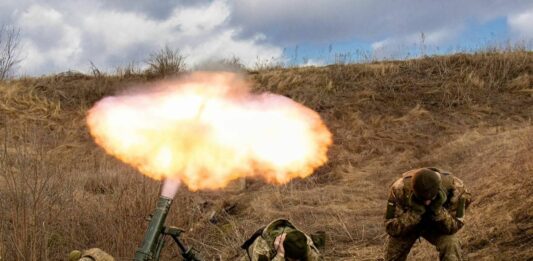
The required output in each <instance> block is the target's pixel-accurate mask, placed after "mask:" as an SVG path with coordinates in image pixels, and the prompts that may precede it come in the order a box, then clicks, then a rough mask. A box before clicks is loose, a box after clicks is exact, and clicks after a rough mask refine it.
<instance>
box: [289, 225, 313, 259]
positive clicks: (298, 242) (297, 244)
mask: <svg viewBox="0 0 533 261" xmlns="http://www.w3.org/2000/svg"><path fill="white" fill-rule="evenodd" d="M283 248H284V249H285V256H286V257H289V258H292V259H296V260H301V261H307V237H306V236H305V234H304V233H302V232H301V231H298V230H294V231H291V232H289V233H287V235H286V236H285V240H283Z"/></svg>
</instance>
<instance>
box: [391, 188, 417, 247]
mask: <svg viewBox="0 0 533 261" xmlns="http://www.w3.org/2000/svg"><path fill="white" fill-rule="evenodd" d="M393 206H394V209H392V207H393ZM386 212H387V213H386V214H385V216H386V220H385V230H386V231H387V234H389V235H391V236H393V237H397V236H402V235H405V234H408V233H410V232H411V231H412V230H413V229H414V228H415V227H416V225H417V224H418V223H420V220H422V216H420V215H419V214H417V213H415V212H414V211H412V210H410V209H406V210H404V209H402V207H401V204H400V201H399V200H398V197H397V195H396V193H395V192H394V189H393V188H391V191H390V193H389V199H388V202H387V211H386Z"/></svg>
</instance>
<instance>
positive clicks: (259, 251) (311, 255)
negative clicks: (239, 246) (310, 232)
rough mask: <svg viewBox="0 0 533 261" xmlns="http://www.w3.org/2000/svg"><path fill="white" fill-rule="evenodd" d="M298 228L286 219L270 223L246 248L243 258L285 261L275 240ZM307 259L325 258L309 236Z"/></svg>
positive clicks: (310, 260)
mask: <svg viewBox="0 0 533 261" xmlns="http://www.w3.org/2000/svg"><path fill="white" fill-rule="evenodd" d="M293 230H296V228H295V227H294V226H293V225H292V224H291V223H290V222H289V221H288V220H286V219H278V220H275V221H273V222H272V223H270V224H268V225H267V226H266V227H265V228H264V229H263V232H262V233H261V235H260V236H258V237H257V238H256V239H255V240H254V241H253V243H252V244H251V245H250V246H249V247H248V249H246V252H247V255H246V256H244V257H243V258H242V259H241V260H242V261H244V260H247V261H248V260H251V261H263V260H265V261H267V260H269V261H284V260H285V258H284V257H283V256H282V255H280V254H278V253H277V251H276V249H275V247H274V241H275V240H276V237H277V236H279V235H281V234H283V233H288V232H291V231H293ZM306 237H307V245H308V249H307V260H305V261H320V260H323V259H322V257H321V255H320V252H319V251H318V249H317V248H316V247H315V245H314V243H313V240H312V239H311V238H310V237H309V236H307V235H306Z"/></svg>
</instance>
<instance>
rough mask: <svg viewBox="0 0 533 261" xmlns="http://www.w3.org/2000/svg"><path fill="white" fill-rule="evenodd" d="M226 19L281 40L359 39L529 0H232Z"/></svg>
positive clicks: (430, 27) (445, 23) (498, 12)
mask: <svg viewBox="0 0 533 261" xmlns="http://www.w3.org/2000/svg"><path fill="white" fill-rule="evenodd" d="M231 6H232V10H233V15H232V17H231V23H232V24H233V25H235V26H241V27H242V35H243V36H250V35H253V34H256V33H258V32H259V33H263V34H265V35H266V36H267V40H268V41H270V42H272V43H275V44H280V45H285V46H286V45H294V44H298V43H305V42H317V43H328V42H331V41H342V40H351V39H354V38H355V39H358V40H362V41H377V40H382V39H385V38H391V37H395V36H402V35H405V34H411V33H413V32H431V31H434V30H438V29H439V28H442V27H447V28H459V27H460V26H461V25H463V24H464V23H466V22H469V21H481V22H482V21H485V20H488V19H492V18H495V17H498V16H506V15H508V14H509V13H513V12H518V11H521V10H523V9H524V8H528V7H533V1H529V0H518V1H505V0H470V1H462V0H450V1H422V0H416V1H412V0H411V1H410V0H401V1H400V0H398V1H375V0H359V1H351V0H339V1H328V0H315V1H305V0H293V1H282V0H270V1H266V0H258V1H246V0H236V1H233V2H231Z"/></svg>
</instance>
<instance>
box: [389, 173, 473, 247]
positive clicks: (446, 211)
mask: <svg viewBox="0 0 533 261" xmlns="http://www.w3.org/2000/svg"><path fill="white" fill-rule="evenodd" d="M429 169H431V170H434V171H436V172H437V173H439V174H440V176H441V180H442V185H441V187H442V189H443V190H444V191H445V192H446V194H447V200H446V202H445V203H444V205H443V207H442V208H441V209H440V210H439V211H438V213H434V214H433V215H431V216H427V215H426V214H425V215H419V214H417V213H415V212H414V211H412V210H411V207H410V204H409V202H410V197H411V195H412V194H413V189H412V185H411V180H412V177H413V175H414V174H415V173H416V172H417V171H419V170H420V169H414V170H410V171H408V172H405V173H403V174H402V177H401V178H400V179H398V180H396V181H395V182H394V183H393V184H392V185H391V187H390V190H389V197H388V202H387V204H388V206H387V207H389V208H392V209H393V210H394V215H393V216H389V217H388V219H387V217H386V220H385V229H386V231H387V233H388V234H389V235H391V236H394V237H397V236H402V235H406V234H409V233H411V232H415V231H418V232H421V231H428V232H435V231H437V232H439V233H443V234H454V233H455V232H457V231H458V230H459V229H461V227H463V225H464V218H457V217H456V214H457V209H458V206H459V199H463V200H464V202H465V205H464V209H466V208H467V207H468V205H469V204H470V202H471V195H470V193H469V192H468V191H467V190H466V188H465V186H464V184H463V181H461V180H460V179H459V178H457V177H455V176H454V175H452V174H450V173H447V172H444V171H442V170H440V169H436V168H429Z"/></svg>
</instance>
